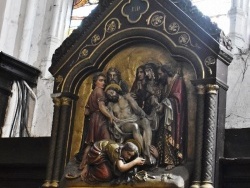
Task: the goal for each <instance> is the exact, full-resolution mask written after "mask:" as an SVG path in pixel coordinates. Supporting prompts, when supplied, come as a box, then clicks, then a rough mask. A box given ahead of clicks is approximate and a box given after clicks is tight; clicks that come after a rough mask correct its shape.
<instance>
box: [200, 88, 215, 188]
mask: <svg viewBox="0 0 250 188" xmlns="http://www.w3.org/2000/svg"><path fill="white" fill-rule="evenodd" d="M218 89H219V86H217V85H212V84H208V85H207V86H206V91H207V96H206V97H207V101H206V106H207V107H206V116H205V122H204V123H205V126H204V140H203V159H202V173H201V188H213V187H214V186H213V172H214V164H215V140H216V117H217V116H216V109H217V91H218Z"/></svg>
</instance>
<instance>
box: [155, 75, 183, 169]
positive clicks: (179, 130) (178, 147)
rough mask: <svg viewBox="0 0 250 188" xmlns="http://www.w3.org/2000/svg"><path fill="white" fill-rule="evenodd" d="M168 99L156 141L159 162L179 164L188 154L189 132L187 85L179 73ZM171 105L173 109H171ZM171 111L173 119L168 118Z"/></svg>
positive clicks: (170, 89)
mask: <svg viewBox="0 0 250 188" xmlns="http://www.w3.org/2000/svg"><path fill="white" fill-rule="evenodd" d="M166 99H167V101H168V105H166V104H164V106H165V111H164V117H163V118H162V119H161V122H160V127H159V129H158V135H159V137H158V139H157V142H156V143H157V148H158V151H159V164H160V165H179V164H180V163H181V162H182V161H183V160H184V158H185V155H186V151H185V149H186V146H185V143H186V138H185V135H186V134H187V131H186V129H187V123H186V120H187V115H186V113H187V112H186V111H187V109H186V108H187V107H186V105H187V104H186V103H187V101H186V87H185V83H184V81H183V78H182V77H180V76H179V75H176V76H175V77H174V80H173V82H172V84H171V85H170V87H169V91H168V92H167V97H166ZM170 107H171V110H169V108H170ZM170 112H171V113H172V114H171V116H172V118H171V119H172V120H171V121H169V118H166V116H169V113H170ZM167 120H168V121H167Z"/></svg>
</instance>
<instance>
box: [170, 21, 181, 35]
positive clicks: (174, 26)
mask: <svg viewBox="0 0 250 188" xmlns="http://www.w3.org/2000/svg"><path fill="white" fill-rule="evenodd" d="M179 30H180V25H179V24H178V23H177V22H173V23H171V24H170V25H169V26H168V31H169V32H170V33H173V34H175V33H178V32H179Z"/></svg>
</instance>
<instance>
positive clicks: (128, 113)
mask: <svg viewBox="0 0 250 188" xmlns="http://www.w3.org/2000/svg"><path fill="white" fill-rule="evenodd" d="M105 91H106V94H107V98H108V101H109V103H108V108H109V109H110V111H111V113H112V114H113V115H114V116H115V117H116V119H114V121H113V127H112V133H113V135H114V137H116V138H115V139H117V136H118V138H119V137H120V138H121V139H122V141H123V139H124V138H123V137H126V135H127V134H130V133H132V135H133V138H134V139H135V140H137V141H138V142H139V143H140V145H141V146H142V150H143V154H144V156H145V158H146V160H147V163H149V164H151V163H153V158H152V157H151V154H150V146H151V141H152V130H151V128H150V123H149V121H148V119H147V118H146V114H145V112H144V111H143V110H142V109H141V108H140V107H139V106H138V104H137V102H136V101H135V100H134V98H133V97H132V96H131V95H130V93H126V94H124V93H123V92H122V89H121V88H120V86H119V85H117V84H110V85H108V86H107V87H106V89H105ZM140 129H142V135H141V133H140ZM122 141H121V142H122Z"/></svg>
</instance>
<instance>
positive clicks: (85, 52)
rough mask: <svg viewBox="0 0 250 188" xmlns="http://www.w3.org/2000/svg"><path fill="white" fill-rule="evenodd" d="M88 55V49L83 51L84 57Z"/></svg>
mask: <svg viewBox="0 0 250 188" xmlns="http://www.w3.org/2000/svg"><path fill="white" fill-rule="evenodd" d="M88 54H89V51H88V50H87V49H86V48H85V49H83V50H82V52H81V56H82V57H86V56H87V55H88Z"/></svg>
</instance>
